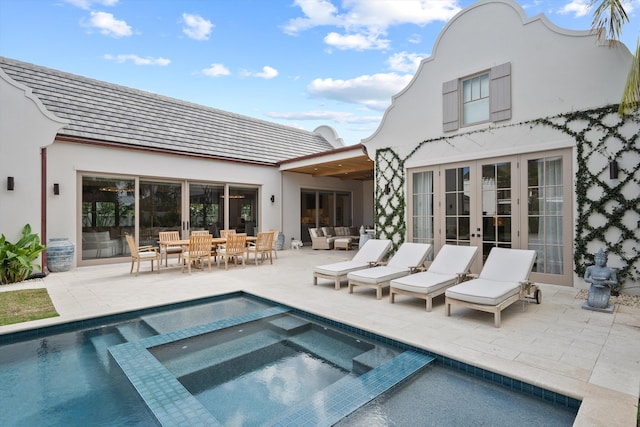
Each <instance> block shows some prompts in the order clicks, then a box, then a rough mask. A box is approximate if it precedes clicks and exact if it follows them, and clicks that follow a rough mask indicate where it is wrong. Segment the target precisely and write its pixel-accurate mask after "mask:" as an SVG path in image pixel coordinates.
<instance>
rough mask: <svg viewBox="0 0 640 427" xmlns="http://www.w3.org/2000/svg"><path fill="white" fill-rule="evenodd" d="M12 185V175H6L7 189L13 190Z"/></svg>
mask: <svg viewBox="0 0 640 427" xmlns="http://www.w3.org/2000/svg"><path fill="white" fill-rule="evenodd" d="M13 187H14V183H13V177H12V176H8V177H7V191H13Z"/></svg>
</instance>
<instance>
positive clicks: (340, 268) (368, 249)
mask: <svg viewBox="0 0 640 427" xmlns="http://www.w3.org/2000/svg"><path fill="white" fill-rule="evenodd" d="M389 248H391V240H377V239H370V240H367V242H366V243H365V244H364V245H363V246H362V248H360V250H359V251H358V253H356V254H355V255H354V256H353V258H351V260H350V261H343V262H336V263H333V264H325V265H320V266H318V267H316V268H315V269H314V270H313V284H314V286H315V285H317V284H318V277H320V278H323V279H329V280H334V281H335V285H336V289H340V282H341V281H342V280H343V279H345V278H346V277H347V274H349V273H351V272H352V271H356V270H362V269H365V268H368V267H370V266H371V265H372V264H378V263H379V262H380V261H382V259H383V258H384V256H385V255H386V254H387V252H389Z"/></svg>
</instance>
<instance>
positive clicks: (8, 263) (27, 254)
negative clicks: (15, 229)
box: [0, 224, 45, 285]
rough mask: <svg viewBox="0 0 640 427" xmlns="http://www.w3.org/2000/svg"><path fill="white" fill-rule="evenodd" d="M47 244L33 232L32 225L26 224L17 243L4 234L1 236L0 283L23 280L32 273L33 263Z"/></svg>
mask: <svg viewBox="0 0 640 427" xmlns="http://www.w3.org/2000/svg"><path fill="white" fill-rule="evenodd" d="M43 250H45V246H43V245H41V244H40V237H39V236H38V235H37V234H34V233H31V226H30V225H29V224H27V225H25V226H24V228H23V229H22V236H21V237H20V240H18V241H17V242H16V243H11V242H8V241H7V239H6V238H5V236H4V234H3V235H2V237H0V284H3V285H6V284H9V283H16V282H22V281H23V280H24V279H25V278H26V277H27V276H29V275H30V274H31V272H32V271H33V268H34V267H37V268H38V269H41V267H40V265H38V264H35V265H34V264H33V261H35V260H36V259H37V258H38V256H39V255H40V253H41V252H42V251H43Z"/></svg>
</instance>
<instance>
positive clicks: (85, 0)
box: [65, 0, 118, 10]
mask: <svg viewBox="0 0 640 427" xmlns="http://www.w3.org/2000/svg"><path fill="white" fill-rule="evenodd" d="M65 1H66V2H67V3H69V4H72V5H74V6H76V7H79V8H80V9H85V10H89V9H91V6H92V5H93V4H97V5H100V6H115V5H116V4H117V3H118V0H65Z"/></svg>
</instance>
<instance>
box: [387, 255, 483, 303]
mask: <svg viewBox="0 0 640 427" xmlns="http://www.w3.org/2000/svg"><path fill="white" fill-rule="evenodd" d="M477 254H478V248H477V247H475V246H455V245H444V246H443V247H442V248H441V249H440V251H439V252H438V255H436V258H435V259H434V260H433V262H432V263H431V265H430V266H429V268H428V269H427V271H423V272H421V273H416V274H411V275H409V276H404V277H401V278H399V279H394V280H392V281H391V282H390V284H389V297H390V300H391V304H393V303H394V296H395V294H402V295H408V296H411V297H415V298H421V299H424V300H426V304H427V311H431V307H432V301H433V298H435V297H437V296H438V295H442V294H444V292H445V291H446V290H447V288H450V287H451V286H453V285H455V284H457V283H459V282H460V281H461V280H462V278H463V276H464V274H465V273H467V272H468V271H469V267H471V263H472V262H473V260H474V259H475V258H476V255H477Z"/></svg>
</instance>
